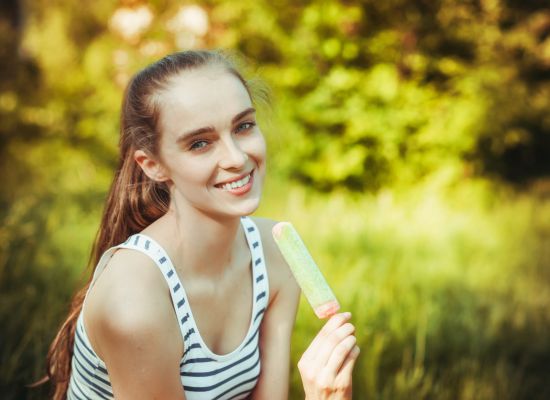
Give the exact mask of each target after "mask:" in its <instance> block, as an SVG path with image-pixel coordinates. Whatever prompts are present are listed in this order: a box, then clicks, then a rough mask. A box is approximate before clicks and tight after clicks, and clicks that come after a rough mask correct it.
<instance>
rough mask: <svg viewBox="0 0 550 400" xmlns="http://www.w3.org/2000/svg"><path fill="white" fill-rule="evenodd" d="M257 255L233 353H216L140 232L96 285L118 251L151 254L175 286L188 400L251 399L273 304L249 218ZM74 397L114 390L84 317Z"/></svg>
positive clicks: (159, 254)
mask: <svg viewBox="0 0 550 400" xmlns="http://www.w3.org/2000/svg"><path fill="white" fill-rule="evenodd" d="M241 223H242V225H243V228H244V232H245V234H246V239H247V241H248V245H249V248H250V251H251V254H252V285H253V286H252V287H253V296H252V299H253V301H252V317H251V321H250V327H249V329H248V332H247V335H246V336H245V338H244V339H243V341H242V343H241V345H240V346H239V347H238V348H237V349H235V350H234V351H232V352H231V353H229V354H225V355H218V354H215V353H213V352H212V351H210V349H208V347H207V346H206V344H205V343H204V341H203V340H202V337H201V335H200V333H199V330H198V328H197V325H196V323H195V320H194V318H193V313H192V311H191V308H190V307H189V301H188V300H187V296H186V293H185V290H184V288H183V286H182V284H181V282H180V281H179V278H178V275H177V274H176V273H175V270H174V266H173V265H172V262H171V261H170V258H169V257H168V255H167V254H166V252H165V251H164V249H162V247H160V245H158V244H157V243H156V242H155V241H154V240H153V239H151V238H149V237H147V236H145V235H142V234H137V235H133V236H131V237H129V238H128V239H127V240H126V242H124V243H123V244H121V245H119V246H116V247H113V248H111V249H109V250H107V251H106V252H105V254H104V255H103V256H102V257H101V260H100V261H99V263H98V266H97V268H96V272H95V274H94V277H93V281H92V282H95V279H96V278H97V276H99V274H100V273H101V271H103V269H104V268H105V265H106V264H107V262H108V260H109V259H110V257H111V256H112V255H113V253H114V251H115V250H116V249H119V248H130V249H134V250H138V251H141V252H143V253H145V254H147V255H148V256H150V257H151V258H152V259H153V260H154V261H155V263H156V265H157V266H158V267H159V269H160V270H161V272H162V275H163V276H164V278H165V279H166V282H167V284H168V287H169V288H170V295H171V297H172V302H173V305H174V310H175V312H176V315H177V317H178V320H179V321H180V331H181V334H182V337H183V340H184V348H185V350H184V354H183V357H182V360H181V363H180V376H181V381H182V385H183V387H184V390H185V396H186V398H187V399H188V400H195V399H216V400H218V399H219V400H228V399H244V398H246V397H248V396H249V395H250V393H251V392H252V390H253V389H254V387H255V386H256V383H257V381H258V378H259V376H260V369H261V365H260V364H261V363H260V349H259V332H260V325H261V322H262V317H263V315H264V313H265V310H266V308H267V305H268V299H269V283H268V279H267V271H266V268H265V261H264V254H263V249H262V243H261V238H260V234H259V231H258V228H257V227H256V225H255V224H254V222H253V221H252V220H251V219H250V218H248V217H243V218H241ZM67 396H68V399H69V400H72V399H76V400H84V399H112V398H113V394H112V388H111V384H110V381H109V375H108V372H107V368H106V366H105V363H104V362H103V361H102V360H101V359H99V357H98V356H97V355H96V354H95V352H94V351H93V349H92V346H91V344H90V341H89V339H88V337H87V335H86V331H85V329H84V324H83V319H82V314H81V315H80V316H79V318H78V321H77V328H76V334H75V345H74V354H73V360H72V372H71V380H70V384H69V390H68V393H67Z"/></svg>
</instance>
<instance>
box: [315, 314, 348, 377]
mask: <svg viewBox="0 0 550 400" xmlns="http://www.w3.org/2000/svg"><path fill="white" fill-rule="evenodd" d="M354 332H355V327H354V326H353V325H352V324H350V323H349V322H346V323H345V324H344V325H342V326H340V327H339V328H338V329H336V330H334V331H332V332H331V333H330V334H329V335H328V336H325V337H324V338H323V339H322V341H320V342H319V343H320V345H319V348H318V349H317V351H316V353H315V354H314V356H313V357H314V358H313V361H314V362H315V363H317V364H318V365H321V366H322V367H323V368H324V367H326V365H327V363H328V360H329V359H330V357H331V355H332V354H333V353H334V352H335V351H337V352H338V351H339V350H340V349H341V348H339V346H340V344H341V343H342V342H343V341H346V340H347V338H349V337H352V336H351V335H353V333H354ZM344 347H345V345H344ZM350 349H351V347H350ZM346 354H347V352H346ZM342 361H343V360H342ZM337 371H338V370H336V371H334V373H335V374H336V372H337Z"/></svg>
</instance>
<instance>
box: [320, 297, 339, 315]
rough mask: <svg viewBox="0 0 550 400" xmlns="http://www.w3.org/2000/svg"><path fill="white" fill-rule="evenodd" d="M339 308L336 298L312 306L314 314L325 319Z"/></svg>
mask: <svg viewBox="0 0 550 400" xmlns="http://www.w3.org/2000/svg"><path fill="white" fill-rule="evenodd" d="M339 309H340V303H338V301H337V300H332V301H329V302H326V303H323V304H321V305H320V306H317V307H315V308H314V310H313V311H315V315H317V317H318V318H320V319H325V318H329V317H331V316H333V315H334V314H336V313H337V312H338V310H339Z"/></svg>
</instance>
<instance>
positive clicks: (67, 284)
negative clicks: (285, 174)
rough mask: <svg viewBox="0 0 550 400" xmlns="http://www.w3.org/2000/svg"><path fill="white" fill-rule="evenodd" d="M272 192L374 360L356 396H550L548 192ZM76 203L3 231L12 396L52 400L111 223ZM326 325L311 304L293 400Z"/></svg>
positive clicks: (299, 340) (472, 184)
mask: <svg viewBox="0 0 550 400" xmlns="http://www.w3.org/2000/svg"><path fill="white" fill-rule="evenodd" d="M281 187H284V188H285V190H284V191H281V190H280V188H281ZM265 192H266V193H265V196H264V202H263V204H262V207H261V208H260V210H259V211H258V212H257V213H256V214H257V215H265V216H269V217H272V218H274V219H279V220H289V221H292V222H293V223H294V225H295V226H296V227H297V229H298V231H299V232H300V233H301V235H302V237H303V238H304V241H305V242H306V244H307V245H308V247H309V248H310V250H311V253H312V254H313V256H314V258H315V259H316V260H317V262H318V264H319V265H320V266H321V268H322V269H323V271H324V273H325V275H326V276H327V279H328V280H329V282H330V284H331V286H332V287H333V290H334V291H335V293H336V294H337V296H338V298H339V300H340V302H341V303H342V306H343V309H345V310H349V311H351V312H352V314H353V322H354V323H355V325H356V327H357V338H358V342H359V345H360V347H361V350H362V351H361V355H360V358H359V361H358V363H357V366H356V369H355V372H354V397H355V398H356V399H461V400H462V399H463V400H470V399H504V400H506V399H543V398H550V385H549V384H547V377H548V374H549V367H548V365H550V335H549V333H550V332H549V331H550V311H549V310H550V285H549V283H550V204H549V203H548V201H547V200H545V199H544V197H543V196H539V195H536V194H534V193H530V194H529V193H527V194H514V193H512V192H510V191H507V190H505V189H502V188H500V189H499V188H498V187H497V186H494V185H492V184H489V183H487V182H483V181H474V180H470V181H466V182H464V184H463V185H460V186H454V187H451V186H445V185H441V184H438V183H437V182H436V183H434V181H425V182H421V183H419V185H418V186H417V187H415V188H414V189H410V188H409V189H406V190H405V189H401V190H397V189H394V190H391V191H390V190H386V191H383V192H381V193H379V194H377V195H360V196H352V195H349V194H346V193H343V192H335V193H331V194H330V195H319V194H315V193H312V192H310V191H308V190H307V189H305V188H303V187H300V186H297V185H292V184H289V183H288V182H282V181H278V180H277V179H276V178H274V179H273V180H272V181H268V183H267V185H266V188H265ZM71 203H72V202H71V201H66V200H63V201H62V202H60V203H58V204H57V205H56V204H53V205H50V206H48V205H47V204H44V203H36V204H39V205H40V207H49V208H48V212H47V213H45V212H44V210H43V209H42V211H40V210H39V208H40V207H38V206H34V207H24V208H25V209H26V210H30V211H28V212H27V214H25V213H24V212H22V215H21V216H19V217H17V218H18V221H19V222H21V221H23V222H25V221H26V222H25V223H26V225H24V224H23V225H17V226H22V227H23V228H21V229H19V230H18V231H17V234H15V233H14V232H15V231H13V230H12V231H10V229H11V228H10V227H3V229H2V230H0V234H2V235H3V238H4V239H6V238H9V242H8V243H9V246H8V248H7V251H3V255H2V257H1V261H2V265H1V266H2V268H0V285H1V289H2V291H1V295H0V316H1V317H2V321H3V322H2V330H1V335H2V338H1V340H0V349H1V353H0V356H1V361H2V363H1V365H0V377H1V378H0V379H1V382H0V389H1V393H2V398H4V399H23V398H28V399H38V398H44V397H45V391H44V390H42V391H40V390H34V391H29V390H27V389H25V388H24V386H23V385H24V384H26V383H29V382H31V381H32V380H33V379H36V378H38V377H39V376H40V374H41V371H43V363H44V358H45V354H46V349H47V345H48V344H49V341H50V340H51V338H52V336H53V334H54V332H55V330H56V328H57V326H58V324H59V322H60V320H61V318H62V316H63V315H64V313H65V312H66V307H67V300H68V297H69V293H70V292H71V291H72V287H73V286H74V285H75V282H76V280H77V279H78V276H79V275H80V271H81V269H82V266H83V265H84V264H85V261H86V258H87V252H88V248H89V244H90V242H91V240H92V238H93V234H94V229H95V226H96V225H95V224H96V222H97V215H96V214H97V212H90V211H89V210H87V211H85V212H80V211H78V210H73V209H71V208H70V207H67V204H71ZM39 211H40V212H39ZM37 213H38V214H37ZM43 215H46V217H43ZM61 215H63V216H64V218H60V217H59V216H61ZM18 221H15V222H14V224H15V223H16V222H17V223H19V222H18ZM14 226H15V225H14ZM39 237H46V238H47V240H46V241H40V240H38V239H37V238H39ZM74 237H77V238H78V240H71V238H74ZM86 238H88V240H86ZM4 250H6V249H4ZM321 326H322V323H321V322H320V321H318V320H316V319H315V317H314V315H313V313H312V311H311V309H310V308H309V306H308V305H307V304H306V303H305V301H302V304H301V306H300V310H299V314H298V319H297V323H296V328H295V332H294V336H293V342H292V345H293V350H292V378H291V379H292V381H291V398H292V399H300V398H302V399H303V395H302V389H301V383H300V380H299V375H298V372H297V370H296V368H295V367H294V366H295V365H296V363H297V361H298V359H299V357H300V355H301V354H302V352H303V351H304V350H305V348H306V347H307V345H308V344H309V343H310V342H311V340H312V338H313V337H314V335H315V334H316V332H317V331H318V330H319V329H320V327H321Z"/></svg>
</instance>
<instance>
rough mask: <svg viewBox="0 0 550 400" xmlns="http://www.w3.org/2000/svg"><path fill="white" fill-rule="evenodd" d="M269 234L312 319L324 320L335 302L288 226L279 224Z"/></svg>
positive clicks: (301, 242)
mask: <svg viewBox="0 0 550 400" xmlns="http://www.w3.org/2000/svg"><path fill="white" fill-rule="evenodd" d="M272 233H273V238H274V239H275V243H277V246H278V247H279V250H281V253H282V254H283V257H284V259H285V260H286V262H287V263H288V265H289V267H290V270H291V271H292V274H293V275H294V277H295V278H296V282H298V285H299V286H300V287H301V288H302V292H303V293H304V296H306V299H307V300H308V302H309V304H311V306H312V307H313V310H314V311H315V315H317V317H319V318H328V317H330V316H331V315H333V314H335V313H336V312H338V310H339V309H340V304H339V303H338V300H337V299H336V297H335V296H334V293H332V290H330V287H329V285H328V284H327V281H326V280H325V278H324V277H323V274H322V273H321V271H320V270H319V268H318V267H317V265H316V264H315V261H313V258H312V257H311V255H310V254H309V252H308V251H307V248H306V246H305V244H304V242H303V241H302V239H301V238H300V235H298V232H296V229H294V227H293V226H292V224H291V223H290V222H279V223H277V224H275V226H273V229H272Z"/></svg>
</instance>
